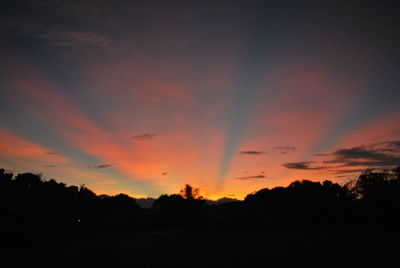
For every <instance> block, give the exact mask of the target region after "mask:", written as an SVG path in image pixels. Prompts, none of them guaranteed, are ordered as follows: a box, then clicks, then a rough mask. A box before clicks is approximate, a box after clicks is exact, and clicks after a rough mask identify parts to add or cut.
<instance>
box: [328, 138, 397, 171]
mask: <svg viewBox="0 0 400 268" xmlns="http://www.w3.org/2000/svg"><path fill="white" fill-rule="evenodd" d="M399 144H400V142H399V141H389V142H381V143H374V144H369V145H362V146H358V147H353V148H350V149H338V150H336V151H334V152H333V153H332V154H331V156H333V160H331V161H325V163H331V164H335V163H336V164H341V165H342V166H366V167H370V166H376V167H390V166H396V165H398V164H399V163H400V146H399Z"/></svg>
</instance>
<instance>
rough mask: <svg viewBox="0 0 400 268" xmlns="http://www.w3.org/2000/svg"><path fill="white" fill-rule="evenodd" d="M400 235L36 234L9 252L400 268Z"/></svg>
mask: <svg viewBox="0 0 400 268" xmlns="http://www.w3.org/2000/svg"><path fill="white" fill-rule="evenodd" d="M399 238H400V232H399V231H397V230H393V229H392V230H384V229H337V230H332V229H329V230H323V229H318V230H312V229H270V230H134V231H126V230H125V231H96V232H80V233H79V234H78V233H75V234H74V233H70V234H68V236H63V237H58V238H57V237H53V238H52V239H50V240H46V241H43V240H41V236H40V235H39V236H37V237H36V238H35V235H33V236H31V238H30V239H29V242H26V243H25V242H22V241H21V242H19V243H14V245H13V246H11V247H4V248H3V249H2V251H3V253H6V254H5V256H6V258H7V259H9V260H11V261H12V262H14V263H15V264H21V265H22V264H23V263H28V264H30V265H33V264H34V263H35V264H36V263H37V264H39V265H41V264H43V265H44V264H46V265H48V264H50V265H53V266H54V267H61V266H62V267H283V266H284V267H297V266H299V265H300V264H302V265H307V266H308V267H367V266H370V265H372V264H373V265H374V266H375V267H378V266H379V267H400V266H399V264H400V262H399V260H398V257H399V256H398V243H399V241H400V240H399ZM3 246H4V244H3ZM17 266H18V265H17ZM9 267H12V266H9ZM13 267H14V266H13Z"/></svg>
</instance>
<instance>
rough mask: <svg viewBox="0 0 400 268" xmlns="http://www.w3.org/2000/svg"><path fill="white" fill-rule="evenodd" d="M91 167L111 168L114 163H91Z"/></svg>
mask: <svg viewBox="0 0 400 268" xmlns="http://www.w3.org/2000/svg"><path fill="white" fill-rule="evenodd" d="M88 167H89V168H109V167H112V164H103V165H89V166H88Z"/></svg>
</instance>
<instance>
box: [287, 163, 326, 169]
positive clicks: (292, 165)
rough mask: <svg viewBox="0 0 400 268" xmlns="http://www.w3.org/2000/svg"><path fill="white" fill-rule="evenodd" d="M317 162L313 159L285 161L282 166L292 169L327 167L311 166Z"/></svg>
mask: <svg viewBox="0 0 400 268" xmlns="http://www.w3.org/2000/svg"><path fill="white" fill-rule="evenodd" d="M314 163H315V162H313V161H304V162H292V163H284V164H282V166H284V167H286V168H290V169H303V170H320V169H324V168H325V167H313V166H311V165H312V164H314Z"/></svg>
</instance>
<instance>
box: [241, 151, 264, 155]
mask: <svg viewBox="0 0 400 268" xmlns="http://www.w3.org/2000/svg"><path fill="white" fill-rule="evenodd" d="M240 153H241V154H248V155H261V154H265V152H264V151H240Z"/></svg>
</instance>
